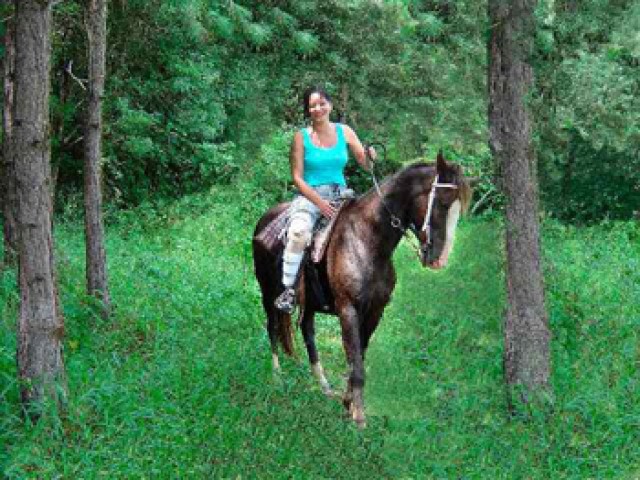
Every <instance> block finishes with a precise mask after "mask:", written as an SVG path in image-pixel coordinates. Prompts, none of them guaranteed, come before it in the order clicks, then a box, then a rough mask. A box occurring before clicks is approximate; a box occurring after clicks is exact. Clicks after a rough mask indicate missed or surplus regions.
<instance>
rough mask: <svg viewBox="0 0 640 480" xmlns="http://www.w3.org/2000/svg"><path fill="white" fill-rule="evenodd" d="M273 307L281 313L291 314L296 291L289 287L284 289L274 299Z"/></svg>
mask: <svg viewBox="0 0 640 480" xmlns="http://www.w3.org/2000/svg"><path fill="white" fill-rule="evenodd" d="M274 305H275V306H276V308H277V309H278V310H280V311H281V312H282V313H289V314H291V313H292V312H293V309H294V308H295V306H296V291H295V290H294V289H293V288H291V287H288V288H285V289H284V292H282V293H281V294H280V295H279V296H278V298H276V301H275V302H274Z"/></svg>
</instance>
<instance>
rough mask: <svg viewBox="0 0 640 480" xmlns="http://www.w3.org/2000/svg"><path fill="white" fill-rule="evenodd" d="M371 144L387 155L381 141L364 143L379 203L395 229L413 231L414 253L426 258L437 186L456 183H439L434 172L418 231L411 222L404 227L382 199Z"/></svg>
mask: <svg viewBox="0 0 640 480" xmlns="http://www.w3.org/2000/svg"><path fill="white" fill-rule="evenodd" d="M372 146H376V147H381V149H382V151H383V159H386V157H387V150H386V147H385V146H384V144H382V143H370V144H367V145H365V149H364V153H365V158H366V159H367V161H368V163H369V170H370V173H371V179H372V181H373V185H374V186H375V189H376V192H377V194H378V197H379V198H380V203H382V206H383V207H384V209H385V210H386V211H387V213H388V214H389V218H390V222H391V226H392V227H393V228H395V229H397V230H400V232H401V233H402V235H404V236H407V230H411V231H412V232H413V233H414V235H415V236H416V238H417V239H418V243H419V244H420V247H419V248H418V247H415V246H414V249H415V250H416V253H418V256H419V257H420V259H421V260H422V258H426V255H427V250H428V249H429V245H431V243H432V240H431V215H432V213H433V203H434V201H435V198H436V189H437V188H453V189H458V185H456V184H454V183H440V182H439V181H438V175H437V174H436V176H435V178H434V179H433V183H432V184H431V190H430V191H429V197H428V200H427V212H426V214H425V216H424V222H423V223H422V228H421V229H420V231H418V230H417V229H416V226H415V225H414V224H413V223H411V224H409V225H408V226H406V227H404V226H403V225H402V221H401V220H400V218H399V217H398V216H397V215H395V214H394V213H393V212H392V211H391V209H390V208H389V206H388V205H387V203H386V202H385V201H384V196H383V195H382V191H381V190H380V185H379V183H378V179H377V178H376V174H375V171H374V167H375V162H374V161H373V159H372V158H371V156H370V155H369V148H370V147H372ZM420 232H424V234H425V241H424V242H423V243H420V236H419V233H420ZM407 238H408V237H407Z"/></svg>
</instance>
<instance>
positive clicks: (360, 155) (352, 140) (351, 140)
mask: <svg viewBox="0 0 640 480" xmlns="http://www.w3.org/2000/svg"><path fill="white" fill-rule="evenodd" d="M342 130H343V131H344V137H345V140H346V141H347V144H348V145H349V150H351V153H352V154H353V156H354V157H356V161H357V162H358V163H359V164H360V166H362V168H364V169H365V170H366V171H369V170H370V167H369V162H368V161H367V158H366V155H365V152H364V147H363V146H362V143H361V142H360V139H359V138H358V136H357V135H356V132H354V131H353V129H352V128H351V127H350V126H348V125H343V126H342ZM369 156H370V157H371V158H372V159H373V160H375V159H376V151H375V149H374V148H373V147H369Z"/></svg>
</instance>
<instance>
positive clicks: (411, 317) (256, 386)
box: [0, 190, 640, 480]
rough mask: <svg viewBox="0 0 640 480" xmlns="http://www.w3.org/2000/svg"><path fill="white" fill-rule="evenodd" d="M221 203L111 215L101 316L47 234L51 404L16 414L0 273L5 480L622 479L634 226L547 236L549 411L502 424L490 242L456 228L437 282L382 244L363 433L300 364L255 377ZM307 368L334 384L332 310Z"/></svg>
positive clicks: (636, 353) (254, 321) (71, 227)
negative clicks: (377, 322) (387, 275)
mask: <svg viewBox="0 0 640 480" xmlns="http://www.w3.org/2000/svg"><path fill="white" fill-rule="evenodd" d="M242 205H244V203H243V202H242V201H241V200H240V198H239V196H238V195H237V194H234V193H229V192H228V191H227V192H225V191H224V190H213V191H212V192H211V193H210V194H209V195H202V196H194V197H190V198H187V199H184V200H182V201H181V202H180V203H177V204H173V205H165V206H164V207H163V208H162V209H160V210H158V212H161V213H154V212H152V211H151V210H150V209H144V208H141V209H138V210H137V211H135V212H128V213H120V214H118V215H117V217H115V218H111V219H110V224H109V227H108V245H107V248H108V255H109V272H110V286H111V293H112V297H113V299H114V302H115V304H116V311H115V314H114V316H113V318H112V319H110V320H109V321H104V320H101V319H100V318H99V317H98V316H97V315H96V314H95V312H96V309H95V308H94V307H95V306H94V305H93V304H92V302H91V300H90V299H88V298H87V297H85V296H84V294H83V289H84V267H83V263H84V243H83V237H82V227H81V226H80V225H81V223H79V222H73V221H66V222H64V223H63V224H61V225H59V226H58V227H57V259H58V264H59V274H60V284H61V285H60V287H61V296H62V302H63V305H64V312H65V320H66V327H67V334H66V339H65V359H66V368H67V372H68V383H69V389H70V402H69V405H68V411H67V414H66V415H65V417H64V418H55V417H54V418H50V419H48V420H47V421H43V422H40V423H39V424H38V425H29V424H25V423H24V422H23V421H22V420H21V419H20V416H19V407H18V388H17V385H16V380H15V377H16V367H15V336H16V335H15V318H16V308H17V302H18V296H17V293H16V290H15V275H14V274H13V273H12V272H7V271H5V272H4V273H2V274H1V276H0V306H2V307H1V308H2V310H0V312H1V314H2V316H1V322H2V323H1V325H2V329H1V330H0V379H1V382H0V469H1V471H2V473H3V477H4V478H9V479H13V478H34V479H35V478H38V479H40V478H44V479H49V478H64V479H93V478H109V479H112V478H233V479H244V478H260V479H264V478H296V479H297V478H309V479H320V478H322V479H325V478H326V479H338V478H340V479H342V478H344V479H350V480H351V479H356V478H367V479H371V478H400V479H411V478H465V479H466V478H490V479H494V478H504V479H514V478H536V479H537V478H539V479H549V478H554V479H555V478H628V479H632V478H639V477H640V374H639V368H640V227H639V226H638V225H637V224H633V223H607V224H603V225H600V226H598V227H591V228H582V229H578V228H574V227H566V226H563V225H561V224H558V223H555V222H552V221H547V222H545V225H544V232H545V233H544V255H545V276H546V287H547V308H548V311H549V314H550V323H551V328H552V331H553V343H552V350H553V386H554V389H555V394H556V395H555V402H554V408H553V413H552V414H549V415H533V416H532V417H531V418H530V419H529V420H527V421H523V420H513V419H510V418H509V417H508V416H507V414H506V406H505V390H504V387H503V382H502V367H501V363H502V333H501V321H502V312H503V309H504V293H503V292H504V285H503V282H504V279H503V274H502V270H503V269H502V262H503V260H502V254H501V245H502V232H501V227H500V223H499V222H498V221H497V220H491V219H484V220H483V219H467V220H463V222H462V225H461V227H460V229H459V233H458V240H457V244H456V248H455V250H454V254H453V257H452V262H451V265H450V267H449V268H448V269H447V270H446V271H442V272H437V273H434V272H431V271H428V270H424V269H422V268H421V267H420V266H419V264H418V262H417V260H416V258H415V255H414V254H413V253H412V251H411V250H410V249H409V248H407V247H406V246H401V248H400V249H399V250H398V251H397V254H396V257H395V260H396V266H397V270H398V276H399V281H398V286H397V288H396V291H395V295H394V298H393V301H392V303H391V304H390V306H389V307H388V309H387V311H386V314H385V317H384V319H383V321H382V323H381V326H380V328H379V329H378V331H377V332H376V334H375V336H374V338H373V340H372V344H371V347H370V350H369V353H368V357H367V382H368V383H367V386H366V397H365V401H366V404H367V414H368V427H367V429H366V430H364V431H358V430H357V429H356V428H355V427H354V425H352V424H351V423H350V422H348V421H345V419H344V415H343V411H342V407H341V405H340V404H339V403H338V402H337V401H335V400H330V399H327V398H325V397H324V396H323V395H322V393H321V391H320V388H319V387H318V385H317V384H316V382H315V381H314V380H313V378H312V376H311V374H310V372H309V368H308V364H307V361H306V354H305V352H304V348H303V345H302V341H301V338H300V335H299V334H297V351H298V354H299V355H298V356H299V358H298V359H292V360H285V361H284V362H283V375H282V376H281V377H274V376H273V375H272V372H271V355H270V350H269V346H268V341H267V337H266V333H265V330H264V326H263V324H264V318H263V315H262V311H261V307H260V302H259V298H260V297H259V292H258V288H257V285H256V283H255V281H254V278H253V271H252V270H253V266H252V261H251V252H250V238H251V232H252V228H253V223H254V222H255V220H256V218H257V216H258V213H257V212H259V210H260V209H261V208H263V207H265V206H266V205H264V204H262V203H260V202H258V205H254V206H253V207H252V208H248V207H246V206H242ZM318 340H319V349H320V354H321V358H322V360H323V363H324V365H325V369H326V370H327V373H328V376H329V379H330V381H331V382H332V383H333V384H334V385H336V386H338V387H341V386H342V384H343V375H344V373H345V363H344V356H343V353H342V347H341V343H340V337H339V328H338V323H337V320H336V319H335V318H332V317H328V316H326V317H325V316H320V317H319V318H318Z"/></svg>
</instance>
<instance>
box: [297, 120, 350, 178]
mask: <svg viewBox="0 0 640 480" xmlns="http://www.w3.org/2000/svg"><path fill="white" fill-rule="evenodd" d="M335 126H336V136H337V140H336V144H335V145H334V146H333V147H330V148H324V147H316V146H315V145H314V144H313V142H312V141H311V137H310V136H309V132H308V131H307V129H306V128H304V129H302V137H303V139H304V175H303V178H304V181H305V182H307V184H309V185H310V186H312V187H316V186H318V185H325V184H328V183H337V184H338V185H342V186H346V184H347V182H345V179H344V167H345V165H346V164H347V160H348V158H349V154H348V152H347V142H346V140H345V138H344V132H343V130H342V125H341V124H339V123H336V124H335Z"/></svg>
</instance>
